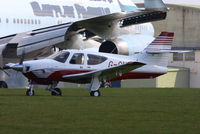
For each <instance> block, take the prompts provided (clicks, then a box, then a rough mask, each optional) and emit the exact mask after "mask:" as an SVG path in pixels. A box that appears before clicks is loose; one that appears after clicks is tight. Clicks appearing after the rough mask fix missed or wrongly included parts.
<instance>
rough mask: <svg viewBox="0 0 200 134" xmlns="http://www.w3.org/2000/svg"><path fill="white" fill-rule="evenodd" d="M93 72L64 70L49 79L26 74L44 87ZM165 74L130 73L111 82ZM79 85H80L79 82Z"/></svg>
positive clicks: (30, 73)
mask: <svg viewBox="0 0 200 134" xmlns="http://www.w3.org/2000/svg"><path fill="white" fill-rule="evenodd" d="M90 71H92V70H62V71H56V72H54V73H52V74H51V75H50V76H49V77H48V78H37V77H36V76H35V75H34V74H33V73H32V72H29V73H26V74H24V75H25V76H26V77H27V78H28V79H29V80H32V81H33V83H34V84H42V85H49V84H52V81H63V82H70V81H68V80H65V79H63V78H62V77H63V76H64V75H72V74H80V73H86V72H90ZM160 75H163V73H137V72H129V73H126V74H123V75H122V76H119V77H116V78H114V79H111V80H109V81H116V80H123V79H151V78H156V77H158V76H160ZM77 83H79V82H78V81H77Z"/></svg>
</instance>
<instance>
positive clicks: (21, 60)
mask: <svg viewBox="0 0 200 134" xmlns="http://www.w3.org/2000/svg"><path fill="white" fill-rule="evenodd" d="M24 57H25V49H23V52H22V55H21V58H20V61H19V65H23V62H24Z"/></svg>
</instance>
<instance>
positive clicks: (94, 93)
mask: <svg viewBox="0 0 200 134" xmlns="http://www.w3.org/2000/svg"><path fill="white" fill-rule="evenodd" d="M90 96H94V97H99V96H101V92H100V91H99V90H97V91H91V92H90Z"/></svg>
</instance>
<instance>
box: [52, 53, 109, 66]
mask: <svg viewBox="0 0 200 134" xmlns="http://www.w3.org/2000/svg"><path fill="white" fill-rule="evenodd" d="M69 55H70V52H69V51H61V52H58V53H56V54H54V55H52V56H50V57H49V59H53V60H55V61H58V62H61V63H65V62H66V61H67V59H68V57H69ZM70 57H71V59H70V60H69V63H70V64H80V65H83V64H85V63H86V64H87V65H98V64H101V63H103V62H105V61H106V60H107V57H104V56H100V55H95V54H84V53H72V56H70Z"/></svg>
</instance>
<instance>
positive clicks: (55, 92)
mask: <svg viewBox="0 0 200 134" xmlns="http://www.w3.org/2000/svg"><path fill="white" fill-rule="evenodd" d="M51 95H52V96H62V91H61V89H60V88H54V89H52V91H51Z"/></svg>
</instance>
